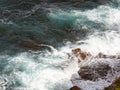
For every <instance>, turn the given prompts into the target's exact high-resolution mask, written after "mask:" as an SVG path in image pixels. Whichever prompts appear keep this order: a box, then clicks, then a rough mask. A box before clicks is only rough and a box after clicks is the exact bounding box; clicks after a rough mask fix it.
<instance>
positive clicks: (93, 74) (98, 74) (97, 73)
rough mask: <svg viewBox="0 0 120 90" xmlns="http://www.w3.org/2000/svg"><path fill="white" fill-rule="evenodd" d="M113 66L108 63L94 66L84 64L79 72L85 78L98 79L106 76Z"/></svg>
mask: <svg viewBox="0 0 120 90" xmlns="http://www.w3.org/2000/svg"><path fill="white" fill-rule="evenodd" d="M111 70H112V68H111V67H110V66H109V65H108V64H99V65H93V66H83V67H81V68H80V70H79V71H78V74H79V75H80V77H81V78H82V79H85V80H93V81H95V80H97V79H98V78H103V79H104V78H105V77H106V76H107V74H108V73H109V72H111Z"/></svg>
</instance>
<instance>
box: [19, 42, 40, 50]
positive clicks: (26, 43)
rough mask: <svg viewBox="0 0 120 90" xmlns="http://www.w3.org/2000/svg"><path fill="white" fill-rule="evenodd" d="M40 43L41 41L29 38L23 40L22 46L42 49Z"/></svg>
mask: <svg viewBox="0 0 120 90" xmlns="http://www.w3.org/2000/svg"><path fill="white" fill-rule="evenodd" d="M39 44H40V43H39V42H35V41H32V40H28V41H23V42H21V43H20V46H22V47H25V48H28V49H32V50H39V49H41V46H40V45H39Z"/></svg>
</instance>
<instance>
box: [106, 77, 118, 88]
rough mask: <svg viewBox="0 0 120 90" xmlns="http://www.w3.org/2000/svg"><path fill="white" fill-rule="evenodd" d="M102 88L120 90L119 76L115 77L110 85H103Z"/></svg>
mask: <svg viewBox="0 0 120 90" xmlns="http://www.w3.org/2000/svg"><path fill="white" fill-rule="evenodd" d="M104 90H120V77H119V78H117V79H116V80H115V81H114V82H113V83H112V84H111V85H110V86H108V87H105V88H104Z"/></svg>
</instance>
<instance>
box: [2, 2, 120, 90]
mask: <svg viewBox="0 0 120 90" xmlns="http://www.w3.org/2000/svg"><path fill="white" fill-rule="evenodd" d="M88 1H89V0H88ZM89 3H90V4H88V3H86V4H87V5H83V4H81V3H79V2H52V3H51V2H48V3H47V2H41V3H40V2H37V0H35V1H33V0H28V1H27V0H0V90H69V89H70V88H71V87H72V86H74V85H76V86H79V87H80V88H81V89H83V90H103V89H104V87H107V86H108V85H110V84H111V83H112V81H113V80H114V79H115V78H116V77H118V76H120V69H117V71H115V70H114V71H115V72H114V73H112V75H111V74H110V75H109V74H108V75H107V76H106V79H101V78H100V79H98V80H96V81H91V80H84V79H79V75H78V74H77V72H78V70H79V69H80V67H82V66H89V65H92V64H96V65H97V63H98V64H99V63H107V64H109V66H111V67H115V68H120V60H119V59H99V60H96V59H89V60H85V61H83V62H81V63H80V64H78V63H77V60H76V58H72V59H69V58H68V53H71V50H72V49H74V48H81V49H82V50H84V51H86V52H90V53H91V54H92V55H97V54H98V53H99V52H102V53H104V54H108V55H117V54H120V1H119V0H110V2H107V3H104V4H96V3H92V2H89ZM29 42H37V44H39V45H42V44H43V46H42V47H41V48H39V47H37V48H35V47H34V45H33V46H30V45H29V44H31V43H29ZM117 66H118V67H117ZM76 78H77V79H76Z"/></svg>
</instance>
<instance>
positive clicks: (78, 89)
mask: <svg viewBox="0 0 120 90" xmlns="http://www.w3.org/2000/svg"><path fill="white" fill-rule="evenodd" d="M70 90H81V89H80V88H79V87H78V86H73V87H71V88H70Z"/></svg>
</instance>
